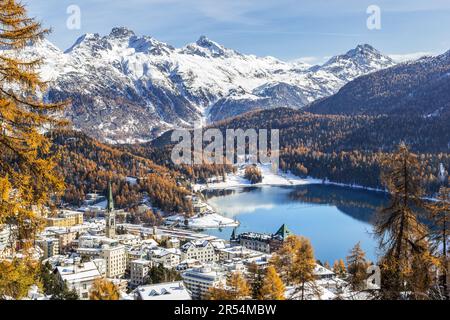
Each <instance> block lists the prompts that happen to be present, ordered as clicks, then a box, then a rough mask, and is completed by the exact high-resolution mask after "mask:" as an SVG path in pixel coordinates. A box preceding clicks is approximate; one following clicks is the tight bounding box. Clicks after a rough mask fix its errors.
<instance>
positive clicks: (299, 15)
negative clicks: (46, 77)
mask: <svg viewBox="0 0 450 320" xmlns="http://www.w3.org/2000/svg"><path fill="white" fill-rule="evenodd" d="M23 2H24V3H25V4H28V8H29V13H30V15H31V16H33V17H36V18H37V19H38V20H41V21H42V22H43V24H44V26H46V27H52V28H53V33H52V35H51V36H50V37H49V40H51V41H52V42H53V43H54V44H56V45H57V46H58V47H60V48H61V49H66V48H68V47H70V46H71V45H72V44H73V42H75V40H76V39H77V38H78V37H79V36H80V35H82V34H84V33H100V34H108V33H109V31H110V30H111V28H112V27H115V26H126V27H129V28H130V29H132V30H134V31H135V32H136V33H137V34H139V35H143V34H145V35H150V36H153V37H154V38H156V39H158V40H160V41H164V42H167V43H170V44H172V45H174V46H176V47H181V46H184V45H185V44H187V43H190V42H194V41H196V40H197V39H198V38H199V36H200V35H206V36H208V37H209V38H210V39H212V40H214V41H217V42H219V43H221V44H223V45H225V46H226V47H230V48H233V49H235V50H238V51H240V52H242V53H252V54H256V55H259V56H266V55H270V56H274V57H277V58H280V59H284V60H294V59H300V58H301V59H303V60H304V61H306V62H309V63H316V62H321V61H323V60H324V59H326V58H327V57H329V56H331V55H335V54H339V53H343V52H346V51H347V50H348V49H350V48H353V47H355V46H356V45H357V44H360V43H369V44H371V45H373V46H374V47H376V48H377V49H379V50H380V51H382V52H383V53H386V54H395V55H398V56H397V58H403V57H404V56H405V55H412V56H415V55H421V54H422V53H430V54H431V53H435V54H437V53H442V52H445V51H447V50H449V49H450V32H449V30H450V1H449V0H380V1H376V0H308V1H304V0H270V1H269V0H23ZM69 5H78V6H79V8H80V9H81V29H80V30H69V29H68V28H67V27H66V21H67V19H68V17H69V15H68V14H67V13H66V10H67V7H68V6H69ZM369 5H378V6H379V7H380V9H381V30H369V29H368V28H367V26H366V21H367V18H368V16H369V15H368V14H367V13H366V10H367V8H368V6H369Z"/></svg>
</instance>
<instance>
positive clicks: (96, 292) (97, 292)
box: [89, 279, 120, 300]
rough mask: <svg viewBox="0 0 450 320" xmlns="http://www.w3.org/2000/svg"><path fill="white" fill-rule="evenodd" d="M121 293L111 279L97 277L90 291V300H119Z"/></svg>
mask: <svg viewBox="0 0 450 320" xmlns="http://www.w3.org/2000/svg"><path fill="white" fill-rule="evenodd" d="M119 298H120V293H119V290H118V289H117V287H116V286H115V285H114V283H112V282H111V281H108V280H105V279H97V280H95V281H94V284H93V285H92V288H91V291H90V293H89V299H90V300H119Z"/></svg>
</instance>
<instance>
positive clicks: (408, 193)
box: [375, 144, 430, 299]
mask: <svg viewBox="0 0 450 320" xmlns="http://www.w3.org/2000/svg"><path fill="white" fill-rule="evenodd" d="M383 167H384V171H383V174H382V181H383V182H384V184H385V186H386V188H387V189H388V191H389V193H390V195H391V200H390V204H389V205H388V207H386V208H384V209H382V210H380V211H379V212H378V214H377V217H376V222H375V224H376V225H375V233H376V235H377V236H378V238H379V240H380V248H381V249H382V250H384V256H383V257H382V259H381V261H380V262H381V263H380V267H381V270H382V277H381V278H382V284H381V293H382V295H383V296H384V297H385V298H389V299H399V298H401V297H402V296H404V295H405V294H406V292H409V293H410V294H411V296H412V297H413V298H419V296H420V297H423V296H424V295H425V294H426V293H425V292H417V291H416V292H415V291H414V290H416V289H417V286H416V284H415V283H414V281H416V279H420V278H421V277H422V276H423V272H424V270H418V269H414V268H413V263H414V264H415V265H416V266H417V263H418V259H421V258H425V257H429V255H428V254H427V252H429V244H428V241H427V239H426V237H427V235H428V230H427V228H426V226H425V225H424V224H422V223H421V222H420V220H419V213H418V212H419V210H420V209H422V208H424V207H425V205H424V201H423V200H422V197H423V195H424V192H423V190H422V188H421V183H420V182H421V177H422V170H421V167H420V164H419V161H418V159H417V156H416V155H414V154H412V153H410V152H409V150H408V148H407V147H406V146H405V145H404V144H401V145H400V146H399V148H398V150H397V152H396V153H394V154H393V155H392V156H390V157H389V158H387V159H385V160H384V161H383ZM429 272H430V270H427V273H429ZM421 273H422V274H421Z"/></svg>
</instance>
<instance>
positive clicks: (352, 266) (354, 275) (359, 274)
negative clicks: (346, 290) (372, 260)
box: [347, 242, 369, 291]
mask: <svg viewBox="0 0 450 320" xmlns="http://www.w3.org/2000/svg"><path fill="white" fill-rule="evenodd" d="M368 266H369V263H368V262H367V260H366V254H365V253H364V251H363V250H362V249H361V245H360V243H359V242H358V243H357V244H356V245H355V246H354V247H353V249H352V250H351V252H350V255H349V256H348V257H347V270H348V282H349V283H350V286H351V287H352V289H353V290H354V291H361V290H364V288H365V283H366V279H367V268H368Z"/></svg>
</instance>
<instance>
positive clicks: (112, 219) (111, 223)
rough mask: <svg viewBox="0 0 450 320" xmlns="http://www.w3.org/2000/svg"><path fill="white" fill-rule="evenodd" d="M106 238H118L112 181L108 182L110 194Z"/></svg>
mask: <svg viewBox="0 0 450 320" xmlns="http://www.w3.org/2000/svg"><path fill="white" fill-rule="evenodd" d="M105 219H106V230H105V231H106V236H107V237H108V238H112V239H113V238H115V237H116V213H115V210H114V199H113V195H112V188H111V181H109V182H108V194H107V205H106V215H105Z"/></svg>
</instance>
